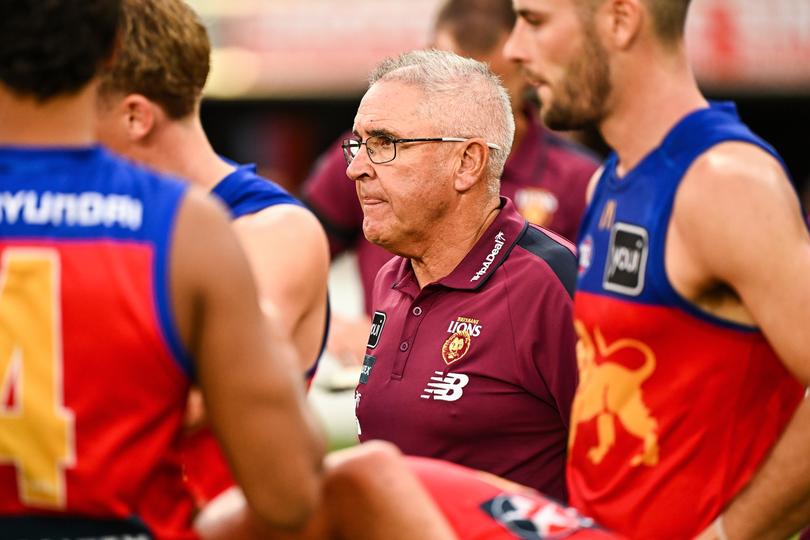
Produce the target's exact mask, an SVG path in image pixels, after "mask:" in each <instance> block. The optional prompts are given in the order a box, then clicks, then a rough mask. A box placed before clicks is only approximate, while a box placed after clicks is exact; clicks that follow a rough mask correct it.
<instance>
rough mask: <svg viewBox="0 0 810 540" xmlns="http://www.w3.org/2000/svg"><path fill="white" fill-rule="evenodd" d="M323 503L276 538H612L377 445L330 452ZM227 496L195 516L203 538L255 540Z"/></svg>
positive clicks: (551, 507)
mask: <svg viewBox="0 0 810 540" xmlns="http://www.w3.org/2000/svg"><path fill="white" fill-rule="evenodd" d="M325 465H326V468H325V473H324V474H325V477H324V478H325V489H324V498H323V501H324V502H323V504H322V506H321V507H320V508H319V509H318V511H317V512H316V514H315V516H314V517H313V519H312V520H311V521H310V523H309V525H308V526H307V527H306V528H305V530H304V531H303V532H296V533H289V534H283V533H275V534H274V536H273V538H274V539H275V540H383V539H384V540H412V539H414V538H418V539H420V540H434V539H435V540H453V539H458V540H518V539H524V540H527V539H538V540H539V539H543V538H548V539H553V538H567V539H569V538H570V539H571V540H618V539H620V538H621V537H620V536H618V535H616V534H614V533H611V532H609V531H606V530H604V529H602V528H600V527H598V526H597V525H596V524H595V523H594V521H593V520H591V519H589V518H586V517H583V516H582V515H580V514H579V513H577V512H576V511H575V510H574V509H572V508H566V507H563V506H561V505H560V504H559V503H558V502H556V501H554V500H551V499H549V498H547V497H545V496H543V495H541V494H539V493H537V492H536V491H534V490H532V489H530V488H527V487H525V486H521V485H518V484H515V483H513V482H509V481H507V480H504V479H502V478H498V477H495V476H492V475H490V474H487V473H482V472H480V471H476V470H473V469H469V468H467V467H462V466H459V465H454V464H452V463H447V462H446V461H440V460H435V459H428V458H415V457H405V456H403V455H402V454H400V453H399V452H398V451H397V450H396V448H395V447H394V446H392V445H390V444H387V443H383V442H382V441H375V442H372V443H366V444H363V445H361V446H358V447H354V448H350V449H347V450H341V451H339V452H334V453H332V454H330V455H329V456H328V457H327V458H326V461H325ZM246 510H247V507H246V506H245V501H244V498H242V497H241V495H240V494H239V493H235V492H231V493H229V494H228V496H227V497H222V498H220V499H217V500H216V501H214V502H213V503H212V504H211V505H210V506H209V507H207V508H206V510H205V511H204V512H203V514H202V515H201V516H200V517H199V519H198V528H199V530H200V531H201V536H202V538H203V540H258V539H260V538H262V536H261V533H260V532H259V530H258V529H257V528H256V527H255V525H254V524H253V522H252V521H251V519H250V517H249V515H248V514H247V513H246Z"/></svg>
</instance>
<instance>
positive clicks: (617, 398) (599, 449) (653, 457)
mask: <svg viewBox="0 0 810 540" xmlns="http://www.w3.org/2000/svg"><path fill="white" fill-rule="evenodd" d="M574 325H575V327H576V331H577V335H578V336H579V341H578V342H577V364H578V366H579V389H578V390H577V394H576V397H575V398H574V403H573V406H572V412H571V420H572V422H571V423H572V428H571V433H570V435H569V441H568V442H569V444H568V447H569V448H573V447H574V441H575V439H576V433H577V426H578V425H579V424H581V423H583V422H587V421H589V420H591V419H593V418H596V428H597V435H598V443H597V445H596V446H595V447H593V448H590V449H589V450H588V453H587V456H588V459H589V460H590V461H591V462H592V463H600V462H601V461H602V459H604V457H605V454H607V453H608V451H609V450H610V449H611V448H612V447H613V445H614V443H615V442H616V431H615V430H616V427H615V423H614V419H615V420H617V421H618V423H620V424H621V425H622V426H623V427H624V429H625V430H627V432H628V433H631V434H632V435H634V436H635V437H638V438H639V439H641V441H642V443H643V447H642V450H641V452H640V453H639V454H637V455H635V456H633V457H632V459H631V460H630V464H631V465H632V466H634V467H635V466H638V465H647V466H654V465H657V464H658V450H659V448H658V421H657V420H656V419H655V418H653V417H652V415H651V414H650V411H649V409H648V408H647V406H646V405H645V404H644V399H643V395H642V392H641V385H642V384H643V383H644V381H646V380H647V379H648V378H649V377H650V376H651V375H652V374H653V372H654V371H655V354H654V353H653V351H652V349H650V347H649V346H647V345H646V344H644V343H642V342H641V341H638V340H635V339H626V338H625V339H619V340H616V341H614V342H613V343H611V344H610V345H608V344H607V343H605V338H604V337H603V336H602V332H601V331H600V330H599V328H595V329H594V333H593V339H591V336H590V335H589V334H588V330H587V328H585V325H584V324H583V323H582V321H575V323H574ZM624 349H632V350H635V351H638V352H639V353H641V355H642V357H643V358H644V364H643V365H642V366H641V367H639V368H637V369H630V368H627V367H625V366H623V365H621V364H618V363H614V362H610V361H607V360H608V359H609V358H610V357H611V356H612V355H614V354H616V353H617V352H618V351H621V350H624ZM597 354H599V357H600V358H601V359H602V361H601V362H600V363H598V364H597V362H596V355H597Z"/></svg>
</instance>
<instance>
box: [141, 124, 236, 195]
mask: <svg viewBox="0 0 810 540" xmlns="http://www.w3.org/2000/svg"><path fill="white" fill-rule="evenodd" d="M153 148H154V150H155V154H154V156H155V161H154V163H152V165H153V166H154V167H155V168H157V169H158V170H160V171H162V172H164V173H168V174H172V175H174V176H179V177H180V178H184V179H186V180H188V181H189V182H191V183H192V184H194V185H196V186H198V187H200V188H202V189H205V190H206V191H208V190H211V188H213V187H214V186H215V185H216V184H218V183H219V182H220V180H222V179H223V178H224V177H225V176H227V175H228V174H230V173H232V172H233V171H234V169H235V167H234V166H232V165H230V164H228V163H226V162H225V161H223V160H222V158H220V157H219V155H218V154H217V153H216V152H215V151H214V148H213V147H212V146H211V143H210V142H209V141H208V137H207V136H206V135H205V131H203V128H202V124H201V122H200V119H199V117H198V116H196V115H194V116H192V117H190V118H187V119H183V120H175V121H170V122H169V124H168V125H167V126H166V127H165V129H164V130H163V133H162V136H161V139H160V140H159V141H155V142H154V146H153Z"/></svg>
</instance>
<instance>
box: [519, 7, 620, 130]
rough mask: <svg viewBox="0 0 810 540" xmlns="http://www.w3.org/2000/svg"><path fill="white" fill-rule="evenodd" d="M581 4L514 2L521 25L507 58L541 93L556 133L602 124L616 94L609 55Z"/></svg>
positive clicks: (543, 107) (545, 113) (545, 116)
mask: <svg viewBox="0 0 810 540" xmlns="http://www.w3.org/2000/svg"><path fill="white" fill-rule="evenodd" d="M576 1H577V0H514V5H515V11H516V12H517V14H518V19H517V23H516V24H515V28H514V29H513V30H512V35H511V36H510V38H509V41H507V43H506V46H505V49H504V53H505V55H506V57H507V58H509V59H511V60H514V61H516V62H519V63H520V64H521V66H522V67H523V72H524V75H525V76H526V78H527V80H528V81H529V83H530V84H531V85H533V86H534V87H536V88H537V92H538V95H539V97H540V102H541V108H540V114H541V116H542V118H543V121H544V122H545V124H546V125H548V126H549V127H551V128H552V129H562V130H568V129H580V128H583V127H587V126H589V125H594V124H598V123H599V122H600V121H601V120H602V118H603V116H604V114H605V107H606V104H605V102H606V100H607V99H608V97H609V95H610V92H611V83H610V68H609V65H608V59H607V53H606V51H605V49H604V48H603V47H602V45H601V44H600V42H599V40H598V37H597V36H596V32H595V29H594V28H593V25H592V24H591V23H590V21H583V19H582V17H583V15H581V13H580V12H579V11H578V10H577V6H576V5H575V2H576Z"/></svg>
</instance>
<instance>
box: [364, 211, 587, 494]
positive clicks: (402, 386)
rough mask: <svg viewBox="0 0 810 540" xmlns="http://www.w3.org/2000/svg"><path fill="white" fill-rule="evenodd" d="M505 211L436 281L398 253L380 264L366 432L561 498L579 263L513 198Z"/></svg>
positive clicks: (368, 360)
mask: <svg viewBox="0 0 810 540" xmlns="http://www.w3.org/2000/svg"><path fill="white" fill-rule="evenodd" d="M501 207H502V208H501V211H500V212H499V214H498V216H497V217H496V218H495V221H493V223H492V224H491V225H490V226H489V228H488V229H487V230H486V232H485V233H484V235H483V236H482V237H481V239H480V240H479V241H478V242H477V243H476V244H475V246H474V247H473V248H472V250H470V252H469V253H468V254H467V255H466V256H465V257H464V259H463V260H462V261H461V262H460V263H459V265H458V266H457V267H456V268H455V270H453V272H452V273H450V274H449V275H448V276H446V277H444V278H443V279H441V280H439V281H438V282H436V283H433V284H429V285H427V286H425V287H424V288H423V289H421V290H420V288H419V285H418V283H417V281H416V277H415V275H414V272H413V269H412V267H411V263H410V261H409V260H408V259H404V258H401V257H395V258H393V259H392V260H391V261H390V262H388V263H387V264H386V265H385V266H383V268H382V269H381V270H380V273H379V275H378V277H377V280H376V282H375V285H374V315H373V320H372V331H371V335H370V337H369V343H368V348H367V350H366V356H365V361H364V366H363V372H362V374H361V377H360V383H359V384H358V385H357V392H356V395H355V403H356V413H357V419H358V429H359V436H360V440H361V441H367V440H371V439H385V440H388V441H391V442H393V443H394V444H396V445H397V446H399V448H400V449H401V450H402V451H403V452H404V453H406V454H410V455H417V456H429V457H434V458H440V459H445V460H448V461H452V462H454V463H459V464H461V465H466V466H468V467H472V468H475V469H480V470H484V471H488V472H490V473H493V474H496V475H498V476H502V477H505V478H508V479H510V480H513V481H515V482H519V483H521V484H525V485H528V486H531V487H534V488H536V489H538V490H540V491H541V492H543V493H545V494H547V495H550V496H552V497H555V498H557V499H559V500H563V501H564V500H566V499H567V497H566V489H565V459H566V444H567V440H568V417H569V413H570V410H571V400H572V398H573V395H574V390H575V389H576V385H577V366H576V359H575V344H576V338H575V333H574V328H573V319H572V301H571V296H572V294H573V289H574V284H575V282H576V271H577V261H576V258H575V256H574V254H573V251H572V250H573V248H572V247H571V245H570V244H569V243H567V242H566V241H565V240H563V239H561V238H560V237H558V236H556V235H554V234H553V233H550V232H548V231H545V230H542V229H540V228H538V227H535V226H533V225H529V224H528V223H527V222H526V220H525V219H524V218H523V217H522V216H521V215H520V214H519V213H518V212H517V210H516V209H515V207H514V205H513V204H512V202H511V201H509V200H508V199H506V198H503V197H502V198H501Z"/></svg>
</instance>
